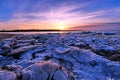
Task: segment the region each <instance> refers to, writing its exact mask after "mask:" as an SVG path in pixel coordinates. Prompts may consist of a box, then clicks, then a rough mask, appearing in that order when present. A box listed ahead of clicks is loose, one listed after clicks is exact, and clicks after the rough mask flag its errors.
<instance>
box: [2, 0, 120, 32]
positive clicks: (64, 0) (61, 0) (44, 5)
mask: <svg viewBox="0 0 120 80" xmlns="http://www.w3.org/2000/svg"><path fill="white" fill-rule="evenodd" d="M103 23H120V0H0V30H13V29H76V28H74V27H76V26H77V29H81V26H85V25H91V24H103ZM112 27H113V26H112ZM117 27H120V26H117ZM82 28H84V27H82ZM113 28H115V27H113ZM117 29H118V28H117ZM119 29H120V28H119Z"/></svg>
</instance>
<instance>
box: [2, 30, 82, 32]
mask: <svg viewBox="0 0 120 80" xmlns="http://www.w3.org/2000/svg"><path fill="white" fill-rule="evenodd" d="M38 31H40V32H46V31H48V32H52V31H82V30H0V32H38Z"/></svg>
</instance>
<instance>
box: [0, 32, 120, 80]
mask: <svg viewBox="0 0 120 80" xmlns="http://www.w3.org/2000/svg"><path fill="white" fill-rule="evenodd" d="M0 36H4V35H2V34H1V35H0ZM0 80H120V32H104V33H103V32H80V33H48V34H31V35H24V34H19V35H12V36H11V37H6V38H2V37H1V39H0Z"/></svg>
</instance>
